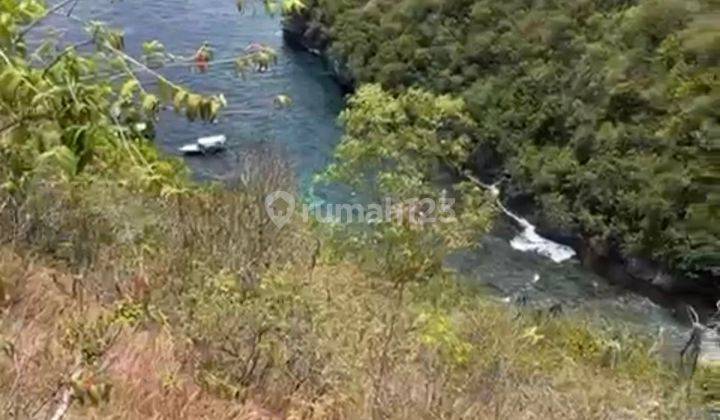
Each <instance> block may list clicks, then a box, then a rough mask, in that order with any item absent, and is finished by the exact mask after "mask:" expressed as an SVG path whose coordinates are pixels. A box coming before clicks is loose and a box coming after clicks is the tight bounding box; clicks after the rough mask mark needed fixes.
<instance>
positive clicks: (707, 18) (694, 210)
mask: <svg viewBox="0 0 720 420" xmlns="http://www.w3.org/2000/svg"><path fill="white" fill-rule="evenodd" d="M307 3H308V6H309V7H308V8H306V9H305V10H304V11H303V12H302V13H303V20H304V23H305V29H306V30H305V33H304V37H305V38H306V39H308V40H309V42H311V43H312V44H313V45H316V46H318V47H319V48H321V49H326V50H327V51H329V52H330V53H331V54H333V55H334V56H337V57H340V59H341V60H342V61H343V62H344V63H346V64H347V67H348V68H349V70H350V72H351V73H352V77H353V78H354V79H355V81H356V85H360V84H363V83H379V84H381V85H382V86H383V87H384V88H385V89H387V90H389V91H391V92H395V93H399V92H402V91H404V90H406V89H408V88H410V87H420V88H423V89H427V90H430V91H433V92H436V93H443V94H451V95H453V96H457V97H459V98H462V99H464V100H465V103H466V105H467V108H468V111H469V113H470V115H471V116H472V118H473V119H474V120H475V122H476V125H477V127H476V129H475V130H474V131H473V133H472V141H473V145H474V148H475V151H476V153H475V154H474V155H475V157H476V158H475V159H469V160H467V161H464V162H456V163H457V164H460V165H463V166H465V167H467V168H468V169H471V170H474V171H476V172H477V173H478V174H480V175H485V176H489V177H490V178H494V179H493V180H498V179H500V178H502V177H504V178H506V179H509V183H510V186H509V187H508V186H506V187H505V188H504V189H506V190H513V191H516V192H517V191H519V192H520V193H519V194H520V195H521V196H523V195H524V196H526V197H529V198H530V200H531V202H532V203H533V207H535V208H537V209H539V211H538V216H537V219H539V220H538V221H539V222H540V223H541V224H542V225H545V226H550V227H552V229H555V230H559V231H566V232H573V233H575V234H578V235H581V236H582V237H583V238H584V240H585V241H586V242H587V243H591V244H593V247H594V248H595V249H598V250H601V251H600V252H601V253H603V252H604V253H608V254H609V253H613V252H614V253H618V254H620V255H621V256H622V257H628V256H638V257H643V258H648V259H652V260H654V261H658V262H661V263H662V264H664V265H665V266H666V267H668V268H669V269H671V270H674V271H675V272H676V273H677V274H680V275H684V276H686V277H688V278H689V279H692V280H691V281H701V280H702V281H711V282H712V283H717V280H718V275H719V274H720V231H719V229H720V228H718V226H719V225H720V223H718V221H719V220H720V218H719V217H718V194H719V193H720V192H719V191H718V185H720V177H719V176H718V174H719V173H720V172H719V170H718V161H719V160H720V156H719V155H718V153H719V152H718V147H719V146H718V144H719V139H720V124H719V123H720V78H719V75H720V70H719V69H720V5H719V4H718V2H717V1H712V0H698V1H686V0H668V1H661V0H584V1H576V0H555V1H552V0H548V1H533V0H504V1H498V0H444V1H443V0H402V1H397V0H370V1H366V0H312V1H309V2H307Z"/></svg>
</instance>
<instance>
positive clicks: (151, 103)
mask: <svg viewBox="0 0 720 420" xmlns="http://www.w3.org/2000/svg"><path fill="white" fill-rule="evenodd" d="M142 109H143V111H144V112H145V113H146V114H147V115H149V116H154V115H155V114H156V113H157V112H158V111H159V110H160V99H158V97H157V96H155V95H149V94H146V95H144V96H143V98H142Z"/></svg>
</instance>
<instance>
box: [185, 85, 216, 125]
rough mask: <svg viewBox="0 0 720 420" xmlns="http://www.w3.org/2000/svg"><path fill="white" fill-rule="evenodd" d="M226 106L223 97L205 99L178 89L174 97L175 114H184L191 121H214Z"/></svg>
mask: <svg viewBox="0 0 720 420" xmlns="http://www.w3.org/2000/svg"><path fill="white" fill-rule="evenodd" d="M226 105H227V102H226V101H225V97H224V96H223V95H218V96H210V97H205V96H202V95H198V94H196V93H190V92H188V91H186V90H182V89H178V90H177V91H176V92H175V94H174V95H173V107H174V108H175V112H184V113H185V116H186V117H187V119H189V120H190V121H195V120H196V119H200V120H201V121H214V120H215V119H216V118H217V117H218V113H219V112H220V109H222V107H224V106H226Z"/></svg>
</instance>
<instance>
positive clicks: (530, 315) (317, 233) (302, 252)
mask: <svg viewBox="0 0 720 420" xmlns="http://www.w3.org/2000/svg"><path fill="white" fill-rule="evenodd" d="M47 12H48V9H47V8H45V7H44V5H43V4H42V3H41V2H37V1H34V0H22V1H19V2H17V1H0V17H1V18H2V21H3V25H4V26H2V27H1V28H0V29H2V30H1V31H0V52H1V54H0V81H2V84H0V159H1V160H2V162H3V165H2V166H0V350H2V352H1V353H0V413H2V415H3V416H4V418H17V419H25V418H50V419H53V420H59V419H63V418H83V419H84V418H108V419H110V418H112V419H147V418H160V419H198V418H253V419H259V418H318V419H325V418H408V419H410V418H412V419H417V418H513V419H514V418H555V417H557V418H578V419H580V418H638V419H644V418H670V419H676V418H687V417H690V416H691V415H697V414H699V413H700V411H699V409H697V408H695V409H693V407H698V405H697V404H698V403H702V402H704V400H706V399H711V398H712V397H713V395H706V394H703V393H702V392H692V393H689V391H690V390H691V388H692V384H691V383H689V381H687V380H685V379H683V378H682V377H680V375H678V374H676V373H675V372H676V371H677V370H676V369H674V368H671V367H669V366H666V365H664V364H662V363H660V362H659V361H658V359H657V355H656V353H657V351H656V349H655V348H653V343H654V341H655V338H654V337H652V336H648V337H646V336H645V335H643V334H640V333H638V332H637V331H630V330H627V329H625V328H624V327H622V326H620V325H598V324H596V323H595V324H592V323H590V322H586V321H584V320H582V319H578V318H575V319H571V318H570V317H565V316H550V315H549V314H547V313H545V312H543V311H538V312H522V311H515V310H512V309H510V308H507V307H505V306H502V305H499V304H497V303H494V302H492V301H491V300H489V299H488V298H486V297H483V296H481V295H478V294H476V293H473V292H472V291H469V290H466V289H463V288H462V287H461V286H458V282H456V281H455V280H456V279H455V278H454V276H453V273H450V272H448V271H446V270H445V269H443V266H442V261H443V256H444V255H445V254H446V253H447V252H448V250H449V249H451V247H452V246H455V245H463V244H465V243H466V241H467V238H468V237H469V235H473V234H477V232H479V231H482V229H483V228H487V224H488V223H489V217H490V215H491V211H490V210H489V209H488V206H487V202H486V201H487V200H485V199H484V197H483V195H482V194H481V193H480V192H479V191H477V189H473V188H471V187H469V186H461V187H462V188H465V189H466V194H464V197H463V201H462V203H460V204H461V206H462V210H463V212H461V213H458V217H457V218H455V219H453V220H452V221H450V222H448V223H447V224H434V225H414V224H408V223H397V222H395V221H387V222H383V223H380V224H378V225H376V226H372V227H371V228H369V229H367V230H363V231H361V232H357V231H353V230H344V229H332V227H331V228H326V227H323V226H313V225H310V224H307V223H305V222H303V221H302V220H301V218H300V216H299V215H298V217H297V219H296V220H292V222H291V223H289V224H287V225H286V226H284V227H282V228H280V227H277V226H276V225H274V224H273V223H271V220H270V218H269V217H268V215H267V214H266V211H265V208H264V201H265V197H266V196H267V194H269V193H270V192H273V191H276V190H279V189H282V190H286V191H292V190H293V187H294V186H295V185H296V182H295V180H294V179H293V176H292V173H291V172H290V171H289V170H288V169H287V168H288V165H286V164H285V163H284V162H283V161H282V159H280V158H279V157H278V156H277V155H276V154H275V153H274V152H273V151H272V150H266V149H259V150H254V151H250V152H248V153H246V154H244V155H243V156H242V160H241V161H240V162H239V164H238V168H239V169H238V170H239V171H240V172H239V173H237V174H236V176H235V177H232V179H229V180H228V181H227V183H226V184H224V185H198V184H196V183H193V182H192V181H191V180H189V179H188V176H187V169H186V168H185V167H184V165H183V164H182V163H181V162H178V161H174V160H169V159H166V158H164V157H162V156H160V155H159V153H158V151H157V150H156V149H155V147H154V145H153V143H152V141H151V139H149V138H148V137H149V134H148V130H146V128H147V127H151V126H152V124H153V123H154V122H155V120H156V118H157V115H158V110H159V108H160V106H161V105H162V104H165V105H167V106H171V105H172V106H174V107H175V108H176V110H177V111H178V112H182V113H184V114H185V115H186V116H187V117H188V118H189V119H191V120H198V119H199V120H204V121H212V120H213V119H214V117H215V115H216V114H217V112H218V111H219V107H221V106H222V102H223V101H222V97H220V96H212V97H208V96H203V95H201V94H198V93H194V92H190V91H189V90H187V89H185V88H183V87H182V86H178V85H176V84H174V83H173V82H172V81H169V80H166V79H164V78H163V77H162V76H159V75H157V74H155V73H152V72H150V73H149V74H151V75H152V76H154V77H155V78H156V79H157V85H158V90H157V91H156V92H153V91H149V90H147V88H146V87H144V86H143V85H142V83H141V81H140V80H139V79H138V78H137V77H136V76H135V73H134V72H133V71H132V69H137V68H142V66H143V64H142V63H141V62H140V61H138V59H135V58H133V57H129V56H127V55H126V54H125V53H124V52H123V50H122V47H123V38H122V33H121V32H119V31H117V30H113V29H111V28H107V27H104V26H101V25H93V26H91V29H93V31H91V33H92V35H93V38H92V40H93V42H94V43H95V50H94V51H93V53H90V54H80V53H78V52H77V51H76V50H75V49H74V48H68V49H65V50H62V51H60V52H56V53H57V54H52V55H51V56H49V57H46V56H44V55H32V59H31V58H29V54H28V52H27V46H26V45H25V44H24V42H23V37H22V34H23V33H24V32H25V31H27V30H29V29H28V28H30V29H32V27H33V26H34V25H35V23H36V22H38V21H39V19H42V18H43V16H46V13H47ZM23 28H25V29H23ZM152 50H153V51H151V52H153V54H160V55H161V51H158V50H160V48H159V46H158V45H156V44H155V45H153V47H152ZM260 53H261V54H263V56H262V57H259V59H262V60H265V61H267V60H268V55H267V54H269V53H268V52H267V51H261V52H260ZM38 54H39V53H38ZM254 58H258V57H252V56H251V57H245V58H243V60H245V61H243V63H245V64H247V63H248V62H249V63H252V60H253V59H254ZM38 60H39V62H38ZM111 70H112V71H116V72H117V73H115V76H114V77H113V78H108V77H106V76H107V74H106V73H105V72H107V71H111ZM144 70H145V71H146V72H147V70H148V69H147V68H145V69H144ZM343 118H344V121H345V123H346V125H347V128H348V130H347V132H348V135H347V137H346V138H345V140H344V141H343V146H341V148H340V149H339V151H338V154H339V156H345V160H344V161H340V162H338V163H339V164H338V165H337V166H334V167H331V168H330V169H329V170H328V173H327V174H326V179H330V180H332V179H343V178H344V177H347V176H352V175H357V173H358V172H357V171H355V172H353V171H354V170H360V169H361V168H366V167H368V166H367V165H368V164H372V163H378V162H383V160H382V159H386V158H388V157H390V158H392V159H393V160H396V161H397V162H400V163H402V165H400V166H398V167H397V170H391V168H388V166H387V165H386V166H384V167H383V168H381V170H380V171H377V170H375V171H373V173H374V174H375V175H377V176H378V177H379V180H380V181H381V182H380V185H381V186H382V188H383V189H384V191H385V192H388V193H391V194H394V195H397V196H400V197H402V196H404V195H405V194H408V193H409V192H410V191H414V190H416V189H417V188H421V189H427V190H428V191H429V190H430V189H429V188H426V187H427V186H428V184H427V183H426V182H427V179H426V178H427V176H426V175H427V174H429V173H430V172H431V171H432V169H433V166H437V165H438V160H453V159H455V158H457V157H461V156H464V155H466V154H467V152H468V150H467V148H466V147H465V146H463V145H465V144H466V143H467V144H469V143H468V142H466V141H465V140H464V139H466V136H460V138H456V137H455V136H456V135H457V132H456V131H455V130H448V129H447V128H448V127H455V128H461V127H466V128H467V127H470V126H472V124H473V123H472V121H471V120H470V119H469V118H468V117H467V113H466V109H465V104H464V102H463V101H459V100H457V99H454V98H451V97H447V96H437V95H434V94H432V93H429V92H426V91H421V90H412V91H409V92H407V93H406V94H404V95H400V96H398V97H394V96H390V95H388V94H387V93H385V92H383V91H382V89H380V88H379V87H377V86H375V87H368V88H367V91H366V92H365V95H364V96H359V97H358V98H356V99H355V100H354V101H352V107H351V108H350V109H349V110H348V111H347V112H346V113H345V114H344V116H343ZM363 139H366V140H367V141H362V140H363ZM384 139H392V140H393V142H391V143H387V142H384V141H383V140H384ZM453 139H454V140H458V141H453V143H454V144H455V146H454V147H451V148H448V149H447V150H446V149H443V150H444V151H445V152H446V153H445V154H442V155H441V156H440V157H438V154H437V153H436V151H437V142H443V141H451V140H453ZM458 144H459V145H460V146H458ZM411 156H412V157H414V158H413V159H410V157H411ZM376 169H377V168H376ZM688 395H690V397H688Z"/></svg>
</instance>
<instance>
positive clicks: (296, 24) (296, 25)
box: [282, 14, 355, 92]
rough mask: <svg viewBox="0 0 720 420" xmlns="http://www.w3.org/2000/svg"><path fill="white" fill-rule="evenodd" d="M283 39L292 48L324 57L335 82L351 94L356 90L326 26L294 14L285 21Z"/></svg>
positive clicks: (349, 72)
mask: <svg viewBox="0 0 720 420" xmlns="http://www.w3.org/2000/svg"><path fill="white" fill-rule="evenodd" d="M282 27H283V38H284V39H285V42H286V43H287V44H288V45H290V46H291V47H294V48H298V49H303V50H306V51H309V52H311V53H313V54H315V55H318V56H320V57H322V59H323V60H324V61H325V65H326V66H327V67H328V69H329V70H330V71H331V72H332V74H333V77H334V78H335V80H336V81H337V82H338V83H339V84H340V85H341V86H342V87H343V89H345V90H346V91H348V92H350V91H352V90H354V86H355V77H354V76H353V74H352V71H351V70H350V68H349V67H348V66H347V63H346V62H345V60H344V59H343V58H342V57H340V56H338V55H337V54H335V53H333V52H332V50H331V48H330V46H331V44H330V33H329V31H328V29H327V28H325V27H324V26H322V25H320V24H318V23H316V22H313V21H311V20H310V19H309V17H308V16H306V15H303V14H293V15H289V16H286V17H285V18H284V19H283V23H282Z"/></svg>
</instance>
